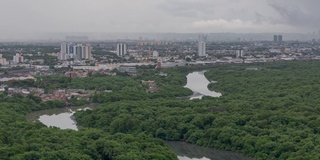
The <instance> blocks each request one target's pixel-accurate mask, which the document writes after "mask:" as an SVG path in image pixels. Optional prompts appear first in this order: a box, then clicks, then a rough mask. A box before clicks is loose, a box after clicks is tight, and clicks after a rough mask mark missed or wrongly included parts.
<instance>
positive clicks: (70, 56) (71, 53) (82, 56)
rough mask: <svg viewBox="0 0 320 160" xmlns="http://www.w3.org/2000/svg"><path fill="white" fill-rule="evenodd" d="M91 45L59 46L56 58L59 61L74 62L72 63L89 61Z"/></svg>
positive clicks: (63, 44)
mask: <svg viewBox="0 0 320 160" xmlns="http://www.w3.org/2000/svg"><path fill="white" fill-rule="evenodd" d="M91 50H92V48H91V45H90V44H85V45H83V44H72V43H71V44H67V43H62V44H61V50H60V53H58V54H57V57H58V59H59V60H61V61H66V60H74V61H82V60H91V59H92V54H91Z"/></svg>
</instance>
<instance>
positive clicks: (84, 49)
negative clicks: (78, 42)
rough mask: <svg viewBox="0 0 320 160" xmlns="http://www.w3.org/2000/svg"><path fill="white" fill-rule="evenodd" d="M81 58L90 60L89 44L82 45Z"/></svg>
mask: <svg viewBox="0 0 320 160" xmlns="http://www.w3.org/2000/svg"><path fill="white" fill-rule="evenodd" d="M82 58H83V59H87V60H91V59H92V57H91V45H90V44H86V45H83V46H82Z"/></svg>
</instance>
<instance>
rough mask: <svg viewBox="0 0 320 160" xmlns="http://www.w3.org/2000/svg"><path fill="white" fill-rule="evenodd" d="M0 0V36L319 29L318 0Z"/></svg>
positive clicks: (19, 37)
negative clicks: (0, 20)
mask: <svg viewBox="0 0 320 160" xmlns="http://www.w3.org/2000/svg"><path fill="white" fill-rule="evenodd" d="M0 1H1V2H2V3H1V6H0V17H1V19H2V20H3V22H2V23H1V24H0V26H1V30H0V39H2V40H3V39H41V38H43V37H46V35H49V34H59V33H109V34H116V33H121V34H123V33H129V34H131V33H146V34H148V33H154V34H156V33H160V34H161V33H184V34H188V33H236V34H240V33H283V34H285V33H300V34H306V33H310V34H316V35H320V21H318V20H319V19H320V14H319V13H320V10H318V7H317V6H319V5H320V1H318V0H306V1H301V0H290V1H288V0H259V1H257V0H223V1H222V0H158V1H150V0H108V1H105V0H77V1H74V0H55V1H44V0H25V1H23V0H0ZM37 36H39V37H37ZM86 36H87V35H86ZM315 38H319V37H315Z"/></svg>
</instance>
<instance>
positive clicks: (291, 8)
mask: <svg viewBox="0 0 320 160" xmlns="http://www.w3.org/2000/svg"><path fill="white" fill-rule="evenodd" d="M269 5H270V6H271V7H272V8H273V9H274V10H275V11H276V12H277V13H278V14H279V15H280V18H279V19H274V20H273V22H274V23H284V24H289V25H294V26H298V27H306V28H317V27H319V25H320V21H319V19H320V10H319V9H318V6H320V1H319V0H305V1H297V0H292V1H290V3H283V1H277V2H272V3H270V4H269Z"/></svg>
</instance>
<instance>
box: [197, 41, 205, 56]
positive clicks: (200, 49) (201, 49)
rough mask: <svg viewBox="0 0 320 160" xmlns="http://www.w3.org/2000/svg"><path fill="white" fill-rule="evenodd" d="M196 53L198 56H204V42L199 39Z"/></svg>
mask: <svg viewBox="0 0 320 160" xmlns="http://www.w3.org/2000/svg"><path fill="white" fill-rule="evenodd" d="M198 55H199V57H204V56H206V42H204V41H200V42H199V44H198Z"/></svg>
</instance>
